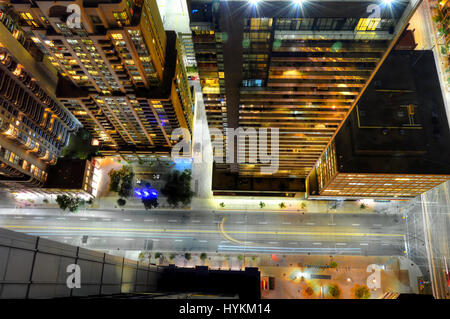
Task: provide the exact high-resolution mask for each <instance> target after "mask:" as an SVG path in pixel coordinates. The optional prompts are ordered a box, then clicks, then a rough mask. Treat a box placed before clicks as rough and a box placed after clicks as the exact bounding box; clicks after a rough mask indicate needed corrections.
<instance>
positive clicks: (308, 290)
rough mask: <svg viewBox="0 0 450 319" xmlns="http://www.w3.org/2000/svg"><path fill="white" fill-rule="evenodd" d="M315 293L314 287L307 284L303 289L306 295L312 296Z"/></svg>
mask: <svg viewBox="0 0 450 319" xmlns="http://www.w3.org/2000/svg"><path fill="white" fill-rule="evenodd" d="M313 294H314V289H313V288H312V287H311V286H309V285H308V286H306V287H305V289H303V295H304V296H305V297H311V296H312V295H313Z"/></svg>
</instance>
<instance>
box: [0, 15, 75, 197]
mask: <svg viewBox="0 0 450 319" xmlns="http://www.w3.org/2000/svg"><path fill="white" fill-rule="evenodd" d="M37 53H39V50H37V48H36V47H35V46H34V44H33V42H31V41H27V38H26V36H25V33H24V31H23V30H22V29H21V28H20V26H19V25H18V24H17V23H16V20H15V18H14V16H13V13H12V12H10V11H8V10H7V8H4V7H1V8H0V186H1V187H6V188H11V189H21V188H28V187H39V186H42V185H43V184H44V183H45V181H46V179H47V174H48V169H49V165H52V164H55V163H56V161H57V158H58V157H59V156H60V155H61V150H62V148H63V147H64V146H66V145H67V143H68V140H69V134H70V132H73V131H75V130H76V129H77V128H78V127H79V126H80V125H79V123H78V121H77V120H76V119H75V118H74V117H73V116H72V115H71V114H70V112H68V111H67V110H65V108H64V106H63V105H62V104H61V103H60V102H59V101H58V99H57V98H56V96H55V88H56V82H57V76H56V71H55V70H53V72H52V66H51V65H49V64H48V63H47V62H46V61H45V60H42V55H39V54H37Z"/></svg>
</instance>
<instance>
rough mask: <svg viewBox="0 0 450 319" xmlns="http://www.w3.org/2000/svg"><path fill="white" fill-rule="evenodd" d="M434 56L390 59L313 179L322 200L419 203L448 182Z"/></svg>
mask: <svg viewBox="0 0 450 319" xmlns="http://www.w3.org/2000/svg"><path fill="white" fill-rule="evenodd" d="M447 123H448V122H447V117H446V114H445V106H444V101H443V98H442V92H441V90H440V85H439V78H438V75H437V70H436V67H435V62H434V57H433V52H432V51H396V50H394V51H392V52H391V53H390V54H389V56H388V58H387V59H386V60H385V62H384V63H383V65H382V66H381V68H380V70H379V71H378V73H377V74H376V75H375V77H374V79H373V81H372V82H371V83H370V85H369V87H368V88H367V90H366V91H365V92H364V93H363V95H362V96H361V99H360V100H359V101H358V104H357V106H356V107H355V109H353V111H352V112H351V114H350V116H349V117H348V119H347V120H346V121H345V123H344V125H343V126H342V128H341V129H340V130H339V132H338V134H337V135H336V136H335V137H334V138H333V140H332V142H331V144H330V146H329V147H328V148H327V150H326V151H325V152H324V154H323V155H322V157H321V158H320V160H319V161H318V163H317V164H316V165H315V167H314V169H313V170H312V171H311V173H310V174H309V176H308V179H307V182H306V185H307V193H308V195H309V196H310V197H311V198H318V197H328V198H333V197H336V196H337V197H341V198H347V197H379V198H380V197H385V198H396V197H398V198H401V197H415V196H417V195H420V194H422V193H424V192H426V191H428V190H430V189H432V188H434V187H436V186H438V185H439V184H441V183H443V182H445V181H448V180H450V150H449V149H448V147H447V146H448V145H449V143H450V131H449V128H448V124H447Z"/></svg>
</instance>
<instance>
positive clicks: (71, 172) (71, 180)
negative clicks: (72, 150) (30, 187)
mask: <svg viewBox="0 0 450 319" xmlns="http://www.w3.org/2000/svg"><path fill="white" fill-rule="evenodd" d="M87 163H88V161H87V160H76V159H62V158H61V159H59V160H58V162H57V163H56V165H54V166H51V167H50V170H49V173H48V177H47V181H46V183H45V185H44V188H61V189H82V188H83V182H84V171H85V169H86V165H87Z"/></svg>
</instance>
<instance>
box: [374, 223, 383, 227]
mask: <svg viewBox="0 0 450 319" xmlns="http://www.w3.org/2000/svg"><path fill="white" fill-rule="evenodd" d="M373 225H374V226H375V227H382V226H383V225H381V224H373Z"/></svg>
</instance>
